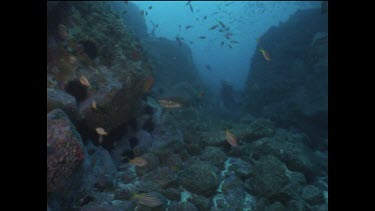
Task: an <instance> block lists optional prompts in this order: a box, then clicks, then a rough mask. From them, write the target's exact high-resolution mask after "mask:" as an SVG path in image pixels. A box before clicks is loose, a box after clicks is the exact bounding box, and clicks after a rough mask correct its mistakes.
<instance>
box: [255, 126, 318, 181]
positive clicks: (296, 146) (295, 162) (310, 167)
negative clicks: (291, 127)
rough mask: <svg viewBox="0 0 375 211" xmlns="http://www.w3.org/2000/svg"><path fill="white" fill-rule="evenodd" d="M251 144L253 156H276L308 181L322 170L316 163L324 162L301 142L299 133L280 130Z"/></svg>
mask: <svg viewBox="0 0 375 211" xmlns="http://www.w3.org/2000/svg"><path fill="white" fill-rule="evenodd" d="M251 146H252V147H251V153H252V156H253V157H254V158H258V157H261V156H264V155H273V156H276V157H278V158H279V159H280V160H281V161H283V162H285V164H286V165H287V167H288V169H290V170H292V171H300V172H303V173H304V175H305V177H306V179H307V180H308V181H311V180H312V179H313V178H314V177H315V176H317V174H320V173H321V172H322V171H321V170H319V168H318V167H319V166H318V164H319V163H324V162H325V161H324V160H320V159H318V157H316V156H315V155H314V153H313V152H312V150H311V149H310V148H308V147H307V146H306V145H304V144H303V139H301V137H300V136H299V135H295V134H291V133H286V132H282V133H281V132H280V133H278V134H276V135H275V136H274V137H272V138H262V139H259V140H257V141H256V142H254V143H252V145H251ZM322 170H323V169H322Z"/></svg>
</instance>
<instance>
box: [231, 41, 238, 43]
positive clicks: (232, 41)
mask: <svg viewBox="0 0 375 211" xmlns="http://www.w3.org/2000/svg"><path fill="white" fill-rule="evenodd" d="M230 43H239V42H237V41H236V40H231V41H230Z"/></svg>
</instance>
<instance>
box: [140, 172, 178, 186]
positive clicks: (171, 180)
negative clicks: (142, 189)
mask: <svg viewBox="0 0 375 211" xmlns="http://www.w3.org/2000/svg"><path fill="white" fill-rule="evenodd" d="M141 179H142V180H148V181H150V182H151V183H152V184H153V185H155V186H157V187H158V188H159V189H165V188H168V187H171V186H177V184H176V181H177V175H176V173H175V172H174V171H173V170H172V169H170V168H168V167H160V168H157V169H155V170H153V171H151V172H149V173H147V174H145V175H144V176H142V178H141Z"/></svg>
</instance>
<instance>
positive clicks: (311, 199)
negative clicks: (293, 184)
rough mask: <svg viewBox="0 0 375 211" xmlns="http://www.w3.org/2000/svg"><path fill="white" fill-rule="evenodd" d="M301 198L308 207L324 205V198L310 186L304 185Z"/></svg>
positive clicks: (320, 192) (316, 189)
mask: <svg viewBox="0 0 375 211" xmlns="http://www.w3.org/2000/svg"><path fill="white" fill-rule="evenodd" d="M302 198H303V199H304V200H305V201H306V202H307V203H309V204H310V205H316V204H321V203H324V197H323V193H322V191H321V190H319V189H318V188H317V187H315V186H312V185H306V186H305V187H304V188H303V190H302Z"/></svg>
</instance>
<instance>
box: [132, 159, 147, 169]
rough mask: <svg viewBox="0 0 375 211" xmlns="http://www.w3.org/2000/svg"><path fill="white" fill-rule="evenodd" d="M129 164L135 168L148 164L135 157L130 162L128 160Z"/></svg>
mask: <svg viewBox="0 0 375 211" xmlns="http://www.w3.org/2000/svg"><path fill="white" fill-rule="evenodd" d="M129 162H130V163H131V164H133V165H135V166H139V167H142V166H145V165H147V164H148V162H147V160H145V159H144V158H141V157H136V158H134V159H132V160H130V159H129Z"/></svg>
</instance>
